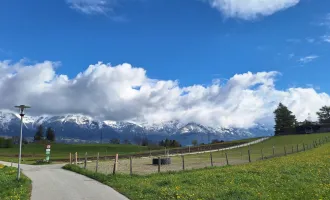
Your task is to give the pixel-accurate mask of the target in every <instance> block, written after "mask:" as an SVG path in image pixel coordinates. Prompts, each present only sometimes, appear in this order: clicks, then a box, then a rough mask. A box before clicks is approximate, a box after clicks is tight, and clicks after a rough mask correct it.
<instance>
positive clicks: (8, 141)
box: [0, 138, 14, 148]
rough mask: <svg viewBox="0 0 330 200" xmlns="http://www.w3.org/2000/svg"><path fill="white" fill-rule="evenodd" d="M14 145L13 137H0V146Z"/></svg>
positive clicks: (8, 146)
mask: <svg viewBox="0 0 330 200" xmlns="http://www.w3.org/2000/svg"><path fill="white" fill-rule="evenodd" d="M13 146H14V144H13V140H12V139H5V138H0V148H12V147H13Z"/></svg>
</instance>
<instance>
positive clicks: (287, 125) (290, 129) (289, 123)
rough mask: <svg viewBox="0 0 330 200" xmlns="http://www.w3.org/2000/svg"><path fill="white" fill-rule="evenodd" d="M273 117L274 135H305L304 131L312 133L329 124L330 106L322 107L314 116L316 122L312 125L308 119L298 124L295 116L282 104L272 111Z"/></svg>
mask: <svg viewBox="0 0 330 200" xmlns="http://www.w3.org/2000/svg"><path fill="white" fill-rule="evenodd" d="M274 115H275V126H274V129H275V135H283V134H287V133H291V134H294V133H306V130H308V131H310V132H314V131H315V130H319V129H320V128H321V127H322V126H325V125H328V124H330V106H323V107H321V108H320V110H319V111H318V112H316V115H317V116H318V122H317V124H316V123H313V122H312V121H311V120H310V119H306V120H305V121H303V122H298V121H297V119H296V116H295V115H294V114H293V113H292V111H290V110H289V109H288V107H286V106H285V105H283V104H282V103H280V104H279V105H278V107H277V108H276V110H275V111H274Z"/></svg>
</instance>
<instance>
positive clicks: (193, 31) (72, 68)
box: [0, 0, 330, 93]
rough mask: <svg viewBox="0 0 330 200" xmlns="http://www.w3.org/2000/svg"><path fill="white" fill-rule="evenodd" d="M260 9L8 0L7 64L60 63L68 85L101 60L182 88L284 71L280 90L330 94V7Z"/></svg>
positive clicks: (1, 11) (297, 4)
mask: <svg viewBox="0 0 330 200" xmlns="http://www.w3.org/2000/svg"><path fill="white" fill-rule="evenodd" d="M258 1H259V2H260V0H250V2H252V4H250V5H252V6H253V5H255V6H257V7H258V8H251V9H249V8H247V6H246V5H244V3H242V1H241V2H240V3H237V2H239V1H236V0H181V1H178V0H117V1H114V0H103V1H100V0H49V1H44V0H29V1H19V0H5V1H2V2H1V4H2V5H1V6H0V23H1V31H0V60H1V61H4V60H11V62H14V63H15V62H18V61H19V60H21V59H23V58H24V59H25V60H26V61H25V62H26V63H34V64H35V63H41V62H43V61H45V60H49V61H52V62H60V63H61V64H60V65H56V67H54V68H55V73H56V74H65V75H67V76H68V77H69V78H71V79H72V78H74V77H75V76H76V75H77V74H78V73H80V72H82V71H85V70H86V69H87V68H88V66H89V65H91V64H96V63H97V62H98V61H102V62H104V63H111V64H112V65H113V66H116V65H119V64H122V63H126V62H127V63H130V64H131V65H132V66H134V67H141V68H143V69H145V70H146V73H147V76H148V77H149V78H151V79H157V80H178V81H179V84H180V87H187V86H192V85H195V84H196V85H211V84H212V81H213V80H214V79H220V80H226V79H230V78H231V77H233V76H234V75H235V74H243V73H246V72H248V71H251V72H252V73H257V72H264V71H265V72H270V71H277V72H279V73H280V74H281V75H277V76H276V77H275V78H274V80H277V81H276V84H275V88H276V89H278V90H279V91H282V90H283V91H284V90H286V89H288V88H296V87H313V88H314V89H315V90H316V92H317V93H320V92H325V93H330V87H329V84H328V76H329V72H330V70H329V63H330V56H329V55H330V37H329V35H330V14H329V13H330V1H321V0H313V1H312V0H300V1H299V0H276V1H268V2H273V4H272V3H270V4H269V5H270V6H271V5H273V6H275V7H276V6H277V8H274V9H273V10H271V11H269V10H268V11H267V8H263V7H262V6H263V5H261V4H260V3H259V4H258ZM102 2H103V3H102ZM226 2H227V3H228V2H229V3H232V4H231V5H233V7H232V8H230V9H228V8H227V7H226V6H223V4H225V3H226ZM266 2H267V1H266ZM274 2H282V4H277V5H276V3H274ZM284 2H287V4H285V3H284ZM235 3H236V4H235ZM241 4H242V5H241ZM278 5H287V6H283V8H281V7H278ZM235 6H237V7H238V8H239V10H235ZM270 6H268V7H270ZM265 7H267V5H266V6H265Z"/></svg>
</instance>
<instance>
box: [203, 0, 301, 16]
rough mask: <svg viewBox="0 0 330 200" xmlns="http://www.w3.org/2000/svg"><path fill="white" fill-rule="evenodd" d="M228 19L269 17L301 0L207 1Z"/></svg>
mask: <svg viewBox="0 0 330 200" xmlns="http://www.w3.org/2000/svg"><path fill="white" fill-rule="evenodd" d="M207 1H208V2H209V3H210V4H211V6H212V7H213V8H216V9H218V10H219V11H221V12H222V13H223V14H224V15H225V16H227V17H233V18H241V19H246V20H249V19H255V18H257V17H259V16H269V15H272V14H274V13H275V12H278V11H281V10H285V9H287V8H290V7H292V6H295V5H296V4H298V3H299V1H300V0H207Z"/></svg>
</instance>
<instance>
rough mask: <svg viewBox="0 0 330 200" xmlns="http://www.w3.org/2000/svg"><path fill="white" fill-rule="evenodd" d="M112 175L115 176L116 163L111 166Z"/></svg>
mask: <svg viewBox="0 0 330 200" xmlns="http://www.w3.org/2000/svg"><path fill="white" fill-rule="evenodd" d="M112 174H113V175H115V174H116V163H114V164H113V171H112Z"/></svg>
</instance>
